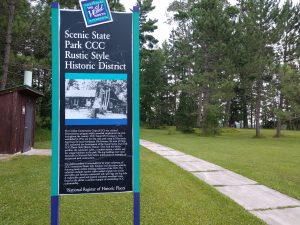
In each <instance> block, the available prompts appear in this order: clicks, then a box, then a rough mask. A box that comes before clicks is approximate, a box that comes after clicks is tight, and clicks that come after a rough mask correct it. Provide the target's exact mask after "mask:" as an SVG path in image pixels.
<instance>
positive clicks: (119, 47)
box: [59, 10, 132, 194]
mask: <svg viewBox="0 0 300 225" xmlns="http://www.w3.org/2000/svg"><path fill="white" fill-rule="evenodd" d="M112 16H113V18H114V22H113V23H108V24H105V25H101V26H94V27H92V28H87V27H86V26H85V24H84V20H83V18H82V13H81V12H80V11H69V10H67V11H64V10H61V13H60V17H61V24H60V140H61V141H60V160H59V164H60V169H59V193H60V194H82V193H100V192H125V191H132V14H125V13H113V14H112Z"/></svg>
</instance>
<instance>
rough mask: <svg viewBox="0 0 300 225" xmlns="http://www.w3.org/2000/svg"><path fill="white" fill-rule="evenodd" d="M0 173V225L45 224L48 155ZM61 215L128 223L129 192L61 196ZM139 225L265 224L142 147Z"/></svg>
mask: <svg viewBox="0 0 300 225" xmlns="http://www.w3.org/2000/svg"><path fill="white" fill-rule="evenodd" d="M146 132H148V131H143V133H146ZM152 132H154V131H152ZM154 134H155V135H154ZM148 135H150V133H148ZM152 135H154V136H156V135H157V134H156V133H155V132H154V133H153V134H152ZM144 137H145V135H144ZM0 171H1V172H0V184H1V188H0V224H1V225H45V224H49V217H50V215H49V207H50V206H49V194H50V188H49V187H50V157H45V156H18V157H14V158H12V159H10V160H6V161H0ZM60 214H61V225H90V224H93V225H100V224H103V225H111V224H116V225H126V224H132V193H126V194H103V195H101V194H99V195H80V196H78V195H77V196H62V197H61V211H60ZM141 223H142V224H147V225H159V224H161V225H171V224H172V225H173V224H178V225H182V224H184V225H195V224H199V225H200V224H201V225H206V224H207V225H208V224H209V225H214V224H215V225H233V224H234V225H242V224H245V225H256V224H264V223H263V222H261V221H260V220H259V219H257V218H256V217H254V216H252V215H251V214H249V213H248V212H247V211H245V210H244V209H242V208H241V207H240V206H238V205H237V204H235V203H234V202H232V201H231V200H229V199H228V198H226V197H224V196H223V195H221V194H220V193H218V192H217V191H216V190H215V189H213V188H211V187H210V186H208V185H206V184H205V183H203V182H201V181H200V180H199V179H198V178H196V177H194V176H193V175H191V174H189V173H187V172H185V171H184V170H182V169H181V168H179V167H177V166H175V165H174V164H172V163H170V162H169V161H167V160H165V159H163V158H161V157H159V156H157V155H156V154H154V153H152V152H149V151H147V150H145V149H143V148H142V149H141Z"/></svg>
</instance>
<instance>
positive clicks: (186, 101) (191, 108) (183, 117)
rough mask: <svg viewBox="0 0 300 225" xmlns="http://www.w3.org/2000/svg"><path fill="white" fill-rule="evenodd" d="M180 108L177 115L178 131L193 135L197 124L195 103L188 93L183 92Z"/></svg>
mask: <svg viewBox="0 0 300 225" xmlns="http://www.w3.org/2000/svg"><path fill="white" fill-rule="evenodd" d="M179 101H180V102H179V106H178V109H177V112H176V115H175V120H176V127H177V129H178V130H180V131H183V132H186V133H191V132H194V130H193V128H194V126H195V124H196V109H197V106H196V104H195V101H194V100H193V99H192V98H191V96H190V95H189V94H188V93H185V92H182V93H181V94H180V98H179Z"/></svg>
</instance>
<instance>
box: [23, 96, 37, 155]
mask: <svg viewBox="0 0 300 225" xmlns="http://www.w3.org/2000/svg"><path fill="white" fill-rule="evenodd" d="M24 108H25V127H24V146H23V152H27V151H29V150H30V149H31V147H32V136H33V135H32V131H33V118H34V116H33V106H32V104H30V101H26V104H25V107H24ZM24 108H23V109H22V110H24Z"/></svg>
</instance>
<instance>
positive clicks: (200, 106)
mask: <svg viewBox="0 0 300 225" xmlns="http://www.w3.org/2000/svg"><path fill="white" fill-rule="evenodd" d="M202 93H203V92H202V90H199V96H198V101H199V102H198V109H197V127H201V122H202V106H203V104H202Z"/></svg>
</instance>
